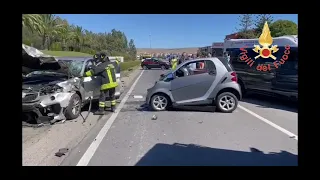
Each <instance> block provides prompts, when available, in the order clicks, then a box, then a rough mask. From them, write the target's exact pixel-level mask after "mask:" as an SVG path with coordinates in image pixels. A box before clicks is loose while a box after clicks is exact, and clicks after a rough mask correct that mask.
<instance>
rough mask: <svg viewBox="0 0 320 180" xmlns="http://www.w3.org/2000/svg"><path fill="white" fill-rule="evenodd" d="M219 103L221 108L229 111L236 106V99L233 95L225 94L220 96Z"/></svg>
mask: <svg viewBox="0 0 320 180" xmlns="http://www.w3.org/2000/svg"><path fill="white" fill-rule="evenodd" d="M219 105H220V107H221V109H223V110H226V111H229V110H231V109H233V108H234V106H235V105H236V101H235V99H234V98H233V97H232V96H229V95H225V96H223V97H222V98H220V101H219Z"/></svg>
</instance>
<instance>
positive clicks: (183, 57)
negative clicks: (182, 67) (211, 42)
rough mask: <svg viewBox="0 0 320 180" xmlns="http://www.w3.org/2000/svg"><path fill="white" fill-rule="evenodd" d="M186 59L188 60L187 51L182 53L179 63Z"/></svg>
mask: <svg viewBox="0 0 320 180" xmlns="http://www.w3.org/2000/svg"><path fill="white" fill-rule="evenodd" d="M186 60H187V53H186V52H183V53H182V55H181V57H180V59H179V62H178V64H181V63H183V62H184V61H186Z"/></svg>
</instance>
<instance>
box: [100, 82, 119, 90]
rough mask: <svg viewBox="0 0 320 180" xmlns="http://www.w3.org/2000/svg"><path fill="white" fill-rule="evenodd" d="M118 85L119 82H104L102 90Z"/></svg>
mask: <svg viewBox="0 0 320 180" xmlns="http://www.w3.org/2000/svg"><path fill="white" fill-rule="evenodd" d="M117 86H118V83H117V82H112V83H108V84H103V85H102V86H101V90H106V89H111V88H115V87H117Z"/></svg>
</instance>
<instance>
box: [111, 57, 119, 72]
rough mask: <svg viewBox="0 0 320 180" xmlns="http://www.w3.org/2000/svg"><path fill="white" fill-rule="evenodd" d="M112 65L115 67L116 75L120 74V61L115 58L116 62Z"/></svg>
mask: <svg viewBox="0 0 320 180" xmlns="http://www.w3.org/2000/svg"><path fill="white" fill-rule="evenodd" d="M112 64H113V65H114V67H115V70H116V73H117V74H119V73H120V61H119V60H118V58H116V60H115V61H114V62H113V63H112Z"/></svg>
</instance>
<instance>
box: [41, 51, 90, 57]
mask: <svg viewBox="0 0 320 180" xmlns="http://www.w3.org/2000/svg"><path fill="white" fill-rule="evenodd" d="M42 52H43V53H44V54H48V55H51V56H60V57H63V56H65V57H92V56H93V55H91V54H86V53H82V52H74V51H47V50H42Z"/></svg>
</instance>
